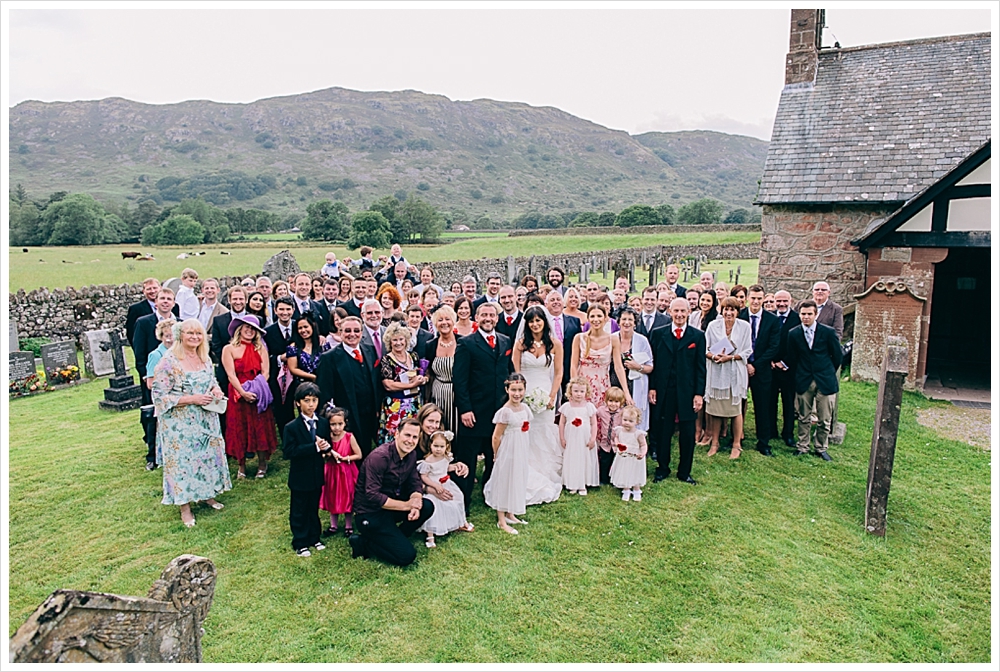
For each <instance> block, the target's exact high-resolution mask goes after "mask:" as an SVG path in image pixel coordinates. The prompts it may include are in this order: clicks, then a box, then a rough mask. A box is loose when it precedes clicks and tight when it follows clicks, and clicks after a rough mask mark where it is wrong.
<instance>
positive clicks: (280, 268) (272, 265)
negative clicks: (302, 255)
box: [260, 250, 302, 282]
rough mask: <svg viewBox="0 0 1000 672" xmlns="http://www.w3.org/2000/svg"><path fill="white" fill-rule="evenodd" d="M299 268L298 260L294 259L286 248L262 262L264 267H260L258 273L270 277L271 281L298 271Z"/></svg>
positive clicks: (282, 278) (281, 278)
mask: <svg viewBox="0 0 1000 672" xmlns="http://www.w3.org/2000/svg"><path fill="white" fill-rule="evenodd" d="M301 270H302V269H301V268H299V262H297V261H295V257H294V256H292V253H291V252H289V251H288V250H282V251H281V252H278V253H277V254H276V255H274V256H273V257H271V258H270V259H268V260H267V261H265V262H264V267H263V268H262V269H261V271H260V274H261V275H266V276H267V277H269V278H271V281H272V282H273V281H275V280H284V279H285V278H287V277H288V276H289V275H292V274H293V273H298V272H300V271H301Z"/></svg>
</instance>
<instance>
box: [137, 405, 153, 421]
mask: <svg viewBox="0 0 1000 672" xmlns="http://www.w3.org/2000/svg"><path fill="white" fill-rule="evenodd" d="M155 417H156V407H155V406H154V405H153V404H148V405H146V406H140V407H139V419H140V420H141V421H143V422H145V421H146V420H152V419H153V418H155Z"/></svg>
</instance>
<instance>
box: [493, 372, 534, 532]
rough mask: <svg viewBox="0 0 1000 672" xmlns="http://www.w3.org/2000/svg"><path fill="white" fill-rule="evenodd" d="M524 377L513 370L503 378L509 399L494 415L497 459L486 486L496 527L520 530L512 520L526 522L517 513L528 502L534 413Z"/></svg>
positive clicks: (519, 512) (507, 530)
mask: <svg viewBox="0 0 1000 672" xmlns="http://www.w3.org/2000/svg"><path fill="white" fill-rule="evenodd" d="M524 388H525V380H524V376H522V375H521V374H520V373H512V374H510V375H509V376H507V380H506V381H504V389H505V390H507V403H506V404H504V405H503V406H502V407H501V408H500V410H499V411H497V412H496V415H494V416H493V424H494V425H496V426H495V427H494V428H493V452H494V454H495V455H496V461H495V462H494V464H493V475H492V476H490V480H489V481H487V483H486V486H485V487H484V488H483V497H484V498H485V499H486V506H488V507H490V508H491V509H495V510H496V512H497V527H498V528H500V529H501V530H503V531H504V532H506V533H508V534H517V530H515V529H514V528H513V527H511V526H510V524H511V523H514V524H515V525H517V524H524V523H525V521H523V520H519V519H518V518H517V515H516V514H523V513H524V509H525V506H526V505H527V503H528V429H530V427H531V420H532V417H533V416H532V414H531V409H529V408H528V407H527V406H526V405H525V404H522V403H521V400H522V399H524Z"/></svg>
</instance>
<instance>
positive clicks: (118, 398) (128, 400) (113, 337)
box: [97, 330, 142, 411]
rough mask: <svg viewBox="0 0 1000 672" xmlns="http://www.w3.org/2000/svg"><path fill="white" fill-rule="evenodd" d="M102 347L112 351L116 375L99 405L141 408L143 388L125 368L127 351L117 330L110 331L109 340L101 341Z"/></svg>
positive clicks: (115, 409) (127, 408)
mask: <svg viewBox="0 0 1000 672" xmlns="http://www.w3.org/2000/svg"><path fill="white" fill-rule="evenodd" d="M100 349H101V350H105V351H110V352H111V359H112V360H113V361H114V364H115V375H113V376H111V377H110V378H109V379H108V387H107V389H105V390H104V399H103V400H101V401H99V402H97V405H98V406H100V407H101V408H103V409H104V410H106V411H130V410H132V409H133V408H139V406H141V405H142V388H141V387H139V386H138V385H136V384H135V379H133V378H132V375H131V374H130V373H128V371H127V370H126V369H125V352H124V350H122V339H121V336H120V335H119V334H118V331H117V330H112V331H111V332H110V335H109V340H108V341H106V342H104V343H101V345H100ZM139 382H140V383H141V382H142V381H139Z"/></svg>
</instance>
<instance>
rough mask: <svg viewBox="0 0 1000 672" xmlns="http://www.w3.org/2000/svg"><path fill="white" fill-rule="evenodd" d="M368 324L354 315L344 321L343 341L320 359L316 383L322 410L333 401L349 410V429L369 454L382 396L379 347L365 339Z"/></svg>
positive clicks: (341, 331) (342, 322) (362, 450)
mask: <svg viewBox="0 0 1000 672" xmlns="http://www.w3.org/2000/svg"><path fill="white" fill-rule="evenodd" d="M363 329H364V326H363V325H362V324H361V320H359V319H358V318H356V317H354V316H349V317H345V318H344V319H343V320H342V321H341V323H340V334H341V337H342V338H343V341H342V343H341V344H340V345H338V346H336V347H334V348H331V349H330V350H328V351H326V352H324V353H323V355H322V356H321V357H320V358H319V366H318V367H317V368H316V384H317V385H319V391H320V397H319V401H320V409H323V408H325V407H326V404H327V402H329V401H330V400H333V401H334V403H336V405H337V406H340V407H341V408H346V409H347V431H349V432H351V433H352V434H354V438H355V439H357V441H358V445H359V446H360V447H361V453H362V454H363V455H364V456H365V457H367V456H368V453H370V452H371V451H372V441H374V439H375V434H376V430H377V428H378V414H379V396H380V394H381V392H382V385H381V384H380V383H379V379H378V371H379V366H378V357H377V356H376V355H375V349H374V348H373V347H372V346H370V345H368V344H366V343H362V342H361V332H362V330H363Z"/></svg>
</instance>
